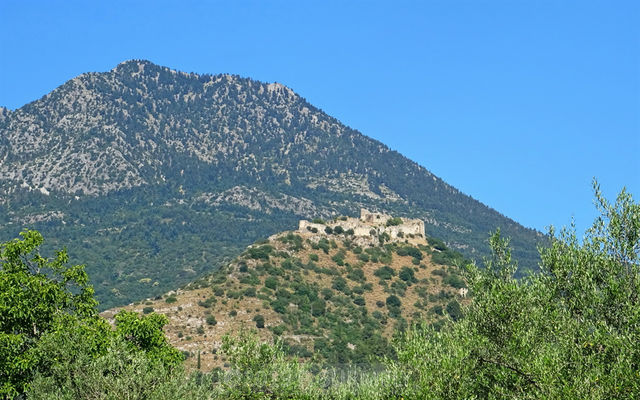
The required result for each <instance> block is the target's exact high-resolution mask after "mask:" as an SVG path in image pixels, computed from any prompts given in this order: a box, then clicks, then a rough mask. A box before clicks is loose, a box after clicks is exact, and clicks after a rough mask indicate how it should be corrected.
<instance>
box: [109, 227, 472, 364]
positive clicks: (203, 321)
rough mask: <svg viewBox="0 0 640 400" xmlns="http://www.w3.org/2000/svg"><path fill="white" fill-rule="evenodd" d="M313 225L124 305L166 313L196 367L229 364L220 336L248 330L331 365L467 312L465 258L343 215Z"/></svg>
mask: <svg viewBox="0 0 640 400" xmlns="http://www.w3.org/2000/svg"><path fill="white" fill-rule="evenodd" d="M349 220H352V218H349ZM399 220H400V219H399V218H398V219H389V221H388V222H387V223H388V224H393V223H396V221H399ZM316 222H318V223H316V224H315V225H317V226H319V227H321V231H318V229H316V228H311V229H302V230H298V231H294V232H284V233H280V234H276V235H274V236H272V237H271V238H269V239H268V240H264V241H261V242H259V243H256V244H254V245H252V246H250V247H249V248H248V249H247V250H246V251H245V252H244V253H242V254H241V255H240V256H239V257H238V258H237V259H236V260H234V261H233V262H232V263H230V264H229V265H227V266H225V267H223V268H222V269H221V270H219V271H216V272H215V273H213V274H211V275H208V276H205V277H203V278H201V279H199V280H197V281H195V282H193V283H191V284H189V285H187V286H186V287H185V288H184V289H181V290H177V291H172V292H169V293H168V294H166V295H164V296H159V297H158V298H157V299H147V300H146V301H141V302H138V303H136V304H132V305H129V306H127V307H124V309H125V310H127V311H136V312H140V313H143V314H144V313H150V312H158V313H162V314H164V315H166V316H167V317H168V318H169V323H168V324H167V327H166V329H165V331H166V332H167V336H168V338H169V340H170V342H171V343H172V344H173V345H175V346H176V347H177V348H179V349H180V350H182V351H184V353H185V354H186V355H188V356H189V360H188V365H189V366H191V367H195V365H196V363H197V358H198V355H199V359H200V363H201V367H202V369H203V370H210V369H211V368H213V367H222V366H224V365H225V364H228V363H227V357H225V356H221V355H220V354H219V352H220V350H221V346H222V338H223V336H224V335H226V334H234V333H237V332H239V331H241V330H242V329H248V328H253V329H256V330H257V332H258V336H259V337H260V338H261V339H262V340H265V341H269V342H273V341H274V340H276V339H278V340H279V341H280V342H281V344H282V346H283V350H285V351H286V353H287V355H289V356H293V357H298V358H299V359H301V360H307V361H311V360H313V361H314V362H318V363H324V364H333V365H335V364H342V363H369V362H371V359H372V358H374V357H381V356H388V357H394V356H395V352H394V350H393V348H392V346H391V343H390V340H391V338H392V337H393V335H394V334H397V333H401V332H404V331H406V330H407V328H408V327H409V326H410V325H412V324H413V323H414V322H417V321H422V322H424V323H429V324H433V325H434V326H435V327H436V328H439V327H441V326H442V325H443V324H444V323H445V321H446V320H447V319H448V318H451V319H453V320H458V319H460V318H462V311H461V304H464V303H465V302H468V301H469V297H468V296H467V291H468V290H467V289H466V284H465V282H464V279H463V278H462V270H461V269H460V268H459V266H462V265H464V264H465V263H467V262H468V261H467V260H465V258H464V257H463V256H462V255H461V254H460V253H457V252H455V251H452V250H450V249H448V248H447V247H446V246H445V245H444V243H442V241H440V240H438V239H435V238H424V237H423V236H422V235H421V234H419V235H414V234H407V235H404V234H401V236H400V237H395V238H391V237H390V236H389V235H388V234H386V233H384V232H383V233H380V234H378V233H376V231H375V229H373V230H372V232H371V233H370V232H369V229H372V228H373V226H366V225H363V226H365V227H367V228H366V229H365V231H366V234H367V236H357V235H355V234H354V232H353V230H352V229H348V230H345V229H343V228H342V225H340V224H341V223H342V224H343V225H345V226H346V224H348V221H347V218H346V217H341V218H337V219H335V220H333V221H328V222H327V223H326V224H325V223H324V222H323V221H320V220H316ZM331 226H334V227H335V229H333V228H331ZM456 265H457V266H456ZM461 290H462V291H461ZM116 312H118V309H116V310H109V311H107V312H105V313H103V314H102V315H103V316H105V317H108V318H112V317H113V315H114V314H115V313H116Z"/></svg>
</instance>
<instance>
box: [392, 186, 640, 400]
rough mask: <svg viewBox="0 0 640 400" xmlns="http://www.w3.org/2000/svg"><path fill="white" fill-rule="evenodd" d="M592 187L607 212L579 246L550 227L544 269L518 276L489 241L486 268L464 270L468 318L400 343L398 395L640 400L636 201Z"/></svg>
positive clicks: (504, 243)
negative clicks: (606, 194) (470, 293)
mask: <svg viewBox="0 0 640 400" xmlns="http://www.w3.org/2000/svg"><path fill="white" fill-rule="evenodd" d="M594 189H595V195H596V201H597V206H598V209H599V210H600V212H601V216H600V217H599V218H598V219H597V220H596V221H595V223H594V225H593V227H592V228H591V229H589V230H588V232H587V234H586V236H585V237H584V239H583V241H582V242H580V241H579V240H578V239H577V236H576V234H575V230H574V229H564V230H562V231H561V233H560V234H559V235H556V233H555V231H554V230H553V229H551V230H550V239H551V244H550V246H549V247H548V248H541V249H540V254H541V259H542V262H541V266H540V267H541V271H540V273H535V274H531V275H529V276H528V277H526V278H524V279H516V278H515V277H514V273H515V271H516V268H517V264H516V262H515V261H514V260H513V259H512V258H511V249H510V246H509V242H508V240H505V239H503V238H502V237H501V236H500V232H499V231H498V232H496V233H495V234H494V235H492V236H491V238H490V244H491V248H492V250H493V255H492V256H491V257H490V258H489V259H487V260H485V265H486V268H478V267H476V266H475V265H470V266H468V267H467V272H466V274H467V281H468V283H469V286H470V288H471V290H472V291H473V293H474V298H473V302H472V303H471V304H470V306H468V309H467V310H464V311H465V312H464V315H465V317H464V318H463V319H461V320H460V321H458V322H456V323H449V324H446V325H445V326H444V327H442V329H441V330H440V331H437V330H434V329H430V328H427V327H422V328H418V329H415V330H413V331H410V332H409V333H408V334H407V337H406V339H405V340H404V341H401V344H399V345H398V347H397V354H398V361H397V363H395V368H397V369H398V374H397V375H396V378H395V379H396V382H397V383H399V384H400V385H401V386H402V387H403V389H402V390H401V392H402V396H404V397H405V398H521V399H542V398H566V399H578V398H579V399H630V398H640V347H639V346H638V345H637V344H638V343H640V293H639V291H640V254H639V253H640V205H639V204H637V203H634V202H633V199H632V198H631V196H630V195H629V194H628V193H627V192H626V191H624V190H623V191H622V192H621V193H620V195H619V196H618V198H617V200H616V202H615V204H610V203H609V202H607V201H606V200H605V199H604V198H603V196H602V194H601V192H600V189H599V187H598V185H597V184H596V183H594ZM447 311H448V312H450V313H451V311H454V312H455V310H453V309H452V307H449V306H448V307H447ZM422 354H431V355H434V356H433V357H432V358H429V359H427V358H424V357H422V356H421V355H422Z"/></svg>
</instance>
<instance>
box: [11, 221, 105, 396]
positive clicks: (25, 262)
mask: <svg viewBox="0 0 640 400" xmlns="http://www.w3.org/2000/svg"><path fill="white" fill-rule="evenodd" d="M20 235H21V236H22V239H21V240H20V239H15V240H13V241H10V242H6V243H3V244H2V245H0V316H1V317H0V394H2V395H5V396H9V397H10V396H15V395H17V394H19V393H22V392H23V391H24V389H25V386H26V385H27V384H28V382H29V380H30V379H31V378H32V376H33V374H34V372H35V371H39V370H44V369H46V368H48V363H47V360H46V359H43V356H42V354H40V353H39V352H38V351H37V346H38V343H39V341H40V339H41V338H42V336H43V335H45V334H46V333H48V332H50V331H54V330H55V329H57V328H58V327H59V324H60V323H61V321H62V320H63V318H62V315H70V316H74V317H76V318H79V319H91V318H96V316H97V311H96V306H97V302H96V301H95V300H94V298H93V288H92V287H91V285H89V277H88V276H87V274H86V272H85V270H84V266H82V265H75V266H69V265H68V261H69V257H68V255H67V252H66V251H65V250H61V251H58V252H56V253H55V256H54V257H53V258H45V257H43V256H42V255H40V252H39V247H40V245H41V244H42V243H43V238H42V235H41V234H40V233H39V232H36V231H25V232H22V233H21V234H20ZM98 329H99V328H98Z"/></svg>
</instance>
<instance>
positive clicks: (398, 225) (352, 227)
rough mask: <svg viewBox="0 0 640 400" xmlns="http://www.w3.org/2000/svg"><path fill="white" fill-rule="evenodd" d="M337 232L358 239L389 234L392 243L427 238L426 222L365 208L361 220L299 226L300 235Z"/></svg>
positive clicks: (350, 219)
mask: <svg viewBox="0 0 640 400" xmlns="http://www.w3.org/2000/svg"><path fill="white" fill-rule="evenodd" d="M327 228H329V229H327ZM336 230H338V231H340V230H342V231H344V232H348V233H349V234H352V235H353V236H355V237H356V238H370V237H372V236H376V237H378V236H380V235H383V234H387V235H388V237H389V240H392V241H394V240H399V239H402V238H404V237H406V236H409V237H420V238H424V237H425V232H424V222H423V221H422V220H419V219H409V218H399V217H397V218H394V217H392V216H391V215H387V214H383V213H376V212H370V211H369V210H366V209H364V208H361V209H360V218H353V217H341V218H337V219H334V220H332V221H327V222H319V221H316V220H314V221H313V222H310V221H306V220H301V221H300V223H299V225H298V232H300V233H309V232H311V233H318V234H328V233H330V232H335V231H336ZM327 231H328V232H327ZM338 233H339V232H338Z"/></svg>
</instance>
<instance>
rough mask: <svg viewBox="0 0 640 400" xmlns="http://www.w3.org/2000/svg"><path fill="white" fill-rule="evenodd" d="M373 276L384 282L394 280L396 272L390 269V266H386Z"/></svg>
mask: <svg viewBox="0 0 640 400" xmlns="http://www.w3.org/2000/svg"><path fill="white" fill-rule="evenodd" d="M373 274H374V275H375V276H377V277H378V278H380V279H383V280H389V279H391V278H393V277H394V276H396V271H394V269H393V268H391V267H389V266H388V265H385V266H384V267H380V268H378V269H376V270H375V271H374V272H373Z"/></svg>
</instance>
